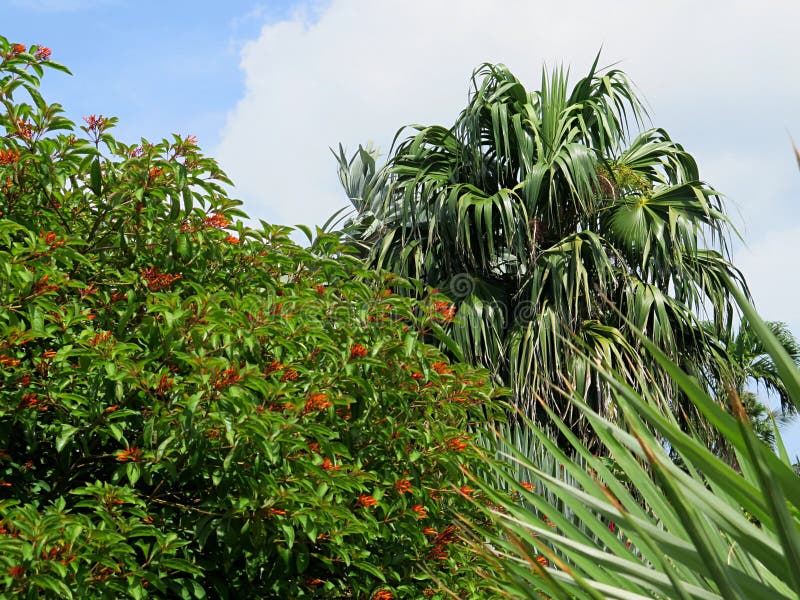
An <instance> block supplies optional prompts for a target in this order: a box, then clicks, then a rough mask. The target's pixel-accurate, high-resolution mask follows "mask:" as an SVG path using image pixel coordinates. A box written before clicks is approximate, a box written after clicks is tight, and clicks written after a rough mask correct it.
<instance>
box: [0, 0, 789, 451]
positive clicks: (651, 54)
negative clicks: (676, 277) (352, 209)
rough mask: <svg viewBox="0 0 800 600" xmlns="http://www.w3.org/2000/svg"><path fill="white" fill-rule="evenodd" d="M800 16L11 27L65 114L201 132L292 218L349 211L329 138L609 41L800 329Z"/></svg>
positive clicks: (76, 18)
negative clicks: (797, 148) (475, 82)
mask: <svg viewBox="0 0 800 600" xmlns="http://www.w3.org/2000/svg"><path fill="white" fill-rule="evenodd" d="M798 23H800V3H798V2H795V1H793V0H762V1H761V2H752V1H751V0H748V1H744V0H706V1H705V2H702V3H701V2H697V1H696V0H673V1H666V0H657V1H656V0H654V1H652V2H642V1H641V0H635V1H634V0H616V1H609V2H596V1H595V0H563V1H562V2H557V3H553V2H541V1H536V0H530V1H523V0H493V1H491V2H487V1H486V0H461V1H456V0H452V1H444V0H441V1H437V0H402V1H395V0H380V1H377V0H327V1H313V0H312V1H302V0H299V1H292V0H275V1H264V2H257V1H254V0H226V1H225V2H222V1H200V0H195V1H191V2H190V1H188V0H185V1H184V0H170V1H165V0H159V1H154V0H137V1H133V0H130V1H125V0H38V1H31V0H0V32H2V33H3V35H6V36H7V37H9V38H12V40H13V41H15V42H22V43H26V44H31V43H42V44H44V45H47V46H50V47H51V48H52V49H53V59H54V60H58V61H60V62H63V63H65V64H67V65H68V66H69V67H70V68H71V69H72V70H73V72H74V74H75V76H74V77H71V78H70V77H65V76H60V75H53V76H51V77H49V78H48V81H47V85H46V92H47V94H48V95H49V97H50V98H53V99H56V100H58V101H60V102H61V103H62V104H64V105H65V108H66V109H67V110H68V113H69V114H70V116H72V117H73V118H75V119H79V118H80V117H81V116H84V115H88V114H93V113H94V114H97V113H102V114H104V115H107V116H108V115H115V116H118V117H120V121H121V123H120V126H119V128H118V131H117V133H118V134H119V135H120V136H121V137H122V138H123V139H126V140H127V141H134V140H137V139H138V138H139V137H141V136H144V137H147V138H149V139H153V138H160V137H162V136H166V135H168V134H170V133H172V132H173V131H174V132H178V133H183V134H189V133H193V134H195V135H197V136H198V137H199V140H200V143H201V145H202V146H203V147H204V148H205V149H206V150H207V152H208V153H209V154H211V155H213V156H216V157H217V158H218V159H219V160H220V162H221V164H222V166H223V168H225V170H226V171H227V172H228V174H229V175H230V176H231V177H232V178H233V180H234V182H235V183H236V186H237V188H236V190H235V192H234V193H235V195H236V196H238V197H239V198H241V199H242V200H243V201H244V203H245V209H246V211H247V212H248V213H249V214H250V215H251V216H252V217H254V218H262V219H265V220H267V221H271V222H277V223H285V224H296V223H304V224H309V225H314V224H322V223H323V222H324V221H325V220H326V219H327V218H328V217H329V216H330V215H331V214H332V213H333V212H334V211H335V210H337V209H339V208H341V207H343V206H345V205H346V201H345V199H344V198H343V196H342V194H341V192H340V191H339V189H338V183H337V178H336V173H335V168H334V161H333V158H332V155H331V153H330V150H329V148H330V147H335V146H336V145H337V144H338V143H340V142H341V143H343V144H344V145H345V146H346V147H347V148H349V149H351V150H352V149H355V148H356V147H357V146H358V144H359V143H366V142H370V141H371V142H373V143H375V144H377V145H378V146H380V147H382V148H384V149H388V146H389V144H390V143H391V140H392V138H393V136H394V134H395V133H396V131H397V130H398V129H399V128H400V127H401V126H402V125H405V124H410V123H425V124H429V123H439V124H451V123H452V121H453V120H454V118H455V116H456V115H457V113H458V111H459V109H460V108H461V107H463V105H464V104H465V102H466V98H467V87H468V82H469V76H470V74H471V72H472V70H473V69H474V68H475V67H477V66H478V65H479V64H480V63H482V62H486V61H490V62H503V63H505V64H507V65H508V66H509V67H510V68H511V69H512V70H513V71H514V72H515V73H516V74H517V76H518V77H519V78H520V79H522V81H523V82H524V83H526V84H527V85H528V86H529V87H532V88H535V87H536V86H537V84H538V82H539V78H540V73H541V69H542V67H543V65H549V66H553V65H558V64H561V63H563V64H565V65H567V66H569V67H570V68H571V72H572V73H573V74H575V75H576V76H579V75H581V74H582V73H584V72H585V71H586V69H587V67H588V66H589V64H590V63H591V61H592V60H593V58H594V56H595V54H596V53H597V52H598V50H600V49H601V48H602V55H601V62H602V63H603V64H612V63H616V64H617V66H618V67H619V68H622V69H623V70H625V71H626V72H627V73H628V75H629V76H630V77H631V78H632V79H633V81H634V82H635V83H636V84H637V86H638V87H639V89H640V91H641V93H642V95H643V96H644V97H645V98H646V99H647V101H648V103H649V106H650V112H651V117H652V121H653V124H654V125H656V126H659V127H663V128H665V129H667V131H668V132H669V133H670V134H671V136H672V137H673V138H674V139H676V140H678V141H679V142H681V143H682V144H683V145H684V146H685V147H686V149H687V150H689V151H690V152H691V153H692V154H694V156H695V157H696V158H697V160H698V163H699V165H700V170H701V176H702V177H703V178H704V179H705V180H706V181H708V182H710V183H711V184H712V185H713V186H714V187H716V188H717V189H718V190H720V191H721V192H722V193H723V194H724V195H725V196H726V198H727V199H728V203H729V208H730V213H731V216H732V218H733V221H734V224H735V226H736V227H737V229H738V230H739V232H740V233H741V235H742V237H743V242H741V243H737V244H736V246H735V262H736V263H737V264H738V265H739V266H741V268H742V269H743V270H744V271H745V274H746V275H747V277H748V280H749V282H750V285H751V287H752V291H753V295H754V297H755V300H756V303H757V306H758V308H759V309H760V311H761V312H762V314H763V315H764V316H765V317H767V318H769V319H776V320H783V321H786V322H788V323H789V324H790V325H791V327H792V329H793V331H794V332H795V333H796V334H800V300H798V298H800V277H798V276H797V275H796V265H797V263H798V261H800V172H798V169H797V165H796V163H795V162H794V158H793V155H792V152H791V143H790V135H794V137H795V139H797V140H798V143H800V69H799V68H798V65H800V44H798V43H797V39H796V38H797V36H796V32H797V24H798ZM787 434H788V436H789V437H790V438H791V439H789V440H787V441H789V442H790V443H791V446H792V448H793V449H795V451H797V452H800V426H797V427H794V428H793V429H791V430H790V431H789V432H787Z"/></svg>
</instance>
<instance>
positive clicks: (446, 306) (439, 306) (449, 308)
mask: <svg viewBox="0 0 800 600" xmlns="http://www.w3.org/2000/svg"><path fill="white" fill-rule="evenodd" d="M433 309H434V310H435V311H436V312H438V313H439V314H440V315H442V316H443V317H444V320H445V321H447V322H448V323H449V322H450V321H452V320H453V317H455V316H456V305H455V304H450V303H449V302H434V303H433Z"/></svg>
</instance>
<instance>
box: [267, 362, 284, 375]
mask: <svg viewBox="0 0 800 600" xmlns="http://www.w3.org/2000/svg"><path fill="white" fill-rule="evenodd" d="M285 368H286V365H284V364H283V363H280V362H278V361H277V360H273V361H272V362H271V363H270V364H268V365H267V368H266V369H264V375H270V374H272V373H274V372H275V371H283V370H284V369H285Z"/></svg>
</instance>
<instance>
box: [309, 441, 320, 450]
mask: <svg viewBox="0 0 800 600" xmlns="http://www.w3.org/2000/svg"><path fill="white" fill-rule="evenodd" d="M308 449H309V450H311V451H312V452H319V442H308Z"/></svg>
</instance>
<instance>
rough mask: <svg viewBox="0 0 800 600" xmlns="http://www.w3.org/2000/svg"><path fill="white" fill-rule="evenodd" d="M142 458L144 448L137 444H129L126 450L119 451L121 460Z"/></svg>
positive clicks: (135, 460)
mask: <svg viewBox="0 0 800 600" xmlns="http://www.w3.org/2000/svg"><path fill="white" fill-rule="evenodd" d="M141 459H142V449H141V448H137V447H136V446H128V447H127V448H125V450H120V451H119V452H117V460H118V461H119V462H139V461H140V460H141Z"/></svg>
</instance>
